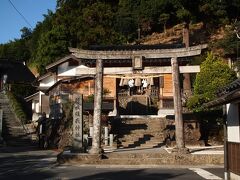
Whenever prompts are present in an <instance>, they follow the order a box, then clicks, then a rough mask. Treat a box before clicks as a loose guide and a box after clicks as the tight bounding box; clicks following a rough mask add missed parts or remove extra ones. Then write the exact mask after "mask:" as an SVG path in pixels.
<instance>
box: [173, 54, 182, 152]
mask: <svg viewBox="0 0 240 180" xmlns="http://www.w3.org/2000/svg"><path fill="white" fill-rule="evenodd" d="M171 64H172V82H173V100H174V112H175V129H176V130H175V131H176V144H177V148H178V149H183V148H185V144H184V133H183V117H182V102H181V93H180V82H179V66H178V62H177V58H176V57H174V58H172V59H171Z"/></svg>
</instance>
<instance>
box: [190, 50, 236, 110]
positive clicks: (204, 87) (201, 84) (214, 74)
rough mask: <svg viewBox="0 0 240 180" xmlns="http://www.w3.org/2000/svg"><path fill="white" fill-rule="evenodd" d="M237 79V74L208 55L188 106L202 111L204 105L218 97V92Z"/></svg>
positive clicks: (218, 59) (210, 54) (216, 58)
mask: <svg viewBox="0 0 240 180" xmlns="http://www.w3.org/2000/svg"><path fill="white" fill-rule="evenodd" d="M235 79H236V73H235V72H234V71H233V70H232V69H230V68H229V67H228V65H227V64H226V63H224V62H223V60H221V59H220V58H218V57H215V56H214V55H213V53H212V52H211V53H208V56H207V58H206V60H205V61H204V62H203V63H202V64H201V66H200V72H199V73H198V74H197V77H196V80H195V83H194V96H193V97H191V98H190V99H189V100H188V102H187V105H188V107H189V108H190V109H192V110H194V111H201V110H202V107H201V106H202V104H203V103H205V102H208V101H211V100H213V99H214V98H215V97H216V90H217V89H219V88H222V87H224V86H226V85H227V84H229V83H230V82H232V81H233V80H235Z"/></svg>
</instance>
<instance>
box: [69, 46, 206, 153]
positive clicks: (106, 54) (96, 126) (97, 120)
mask: <svg viewBox="0 0 240 180" xmlns="http://www.w3.org/2000/svg"><path fill="white" fill-rule="evenodd" d="M206 47H207V45H205V44H204V45H198V46H192V47H187V48H175V49H143V50H142V49H133V50H125V49H124V48H123V49H122V50H119V49H121V48H118V50H110V49H109V50H83V49H76V48H69V50H70V52H71V53H72V54H73V55H74V56H76V57H77V58H80V59H89V60H95V61H96V71H95V72H94V74H96V79H95V80H96V83H95V97H94V117H93V141H92V149H91V150H90V153H91V154H99V153H101V107H102V106H101V104H102V91H103V87H102V84H103V74H104V72H105V71H104V67H103V61H105V60H108V61H109V60H116V59H118V60H119V59H120V60H121V59H132V62H133V64H134V62H136V60H139V59H142V58H143V57H144V58H151V59H159V58H170V59H171V66H172V70H171V71H172V82H173V97H174V112H175V113H174V114H175V126H176V142H177V148H178V149H184V148H185V144H184V133H183V118H182V104H181V93H180V83H179V64H178V58H183V57H191V56H197V55H200V54H201V51H202V49H205V48H206ZM112 73H114V72H112Z"/></svg>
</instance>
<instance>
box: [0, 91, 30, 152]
mask: <svg viewBox="0 0 240 180" xmlns="http://www.w3.org/2000/svg"><path fill="white" fill-rule="evenodd" d="M0 108H1V109H3V138H4V140H5V141H6V144H7V145H8V146H22V147H24V146H32V145H33V144H32V141H31V138H30V136H29V135H28V134H27V133H26V132H25V130H24V128H23V125H22V123H21V122H20V121H19V120H18V119H17V118H16V116H15V114H14V112H13V111H12V109H11V106H10V104H9V100H8V98H7V96H6V95H3V94H0Z"/></svg>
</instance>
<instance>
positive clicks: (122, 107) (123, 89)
mask: <svg viewBox="0 0 240 180" xmlns="http://www.w3.org/2000/svg"><path fill="white" fill-rule="evenodd" d="M117 95H118V101H117V102H118V112H119V114H120V115H157V113H158V102H159V77H151V78H131V77H128V78H119V79H117Z"/></svg>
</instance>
